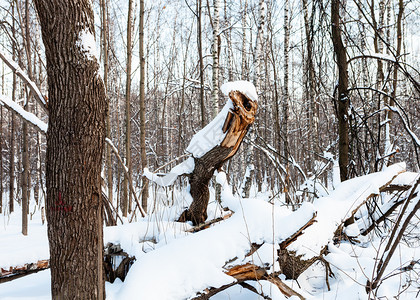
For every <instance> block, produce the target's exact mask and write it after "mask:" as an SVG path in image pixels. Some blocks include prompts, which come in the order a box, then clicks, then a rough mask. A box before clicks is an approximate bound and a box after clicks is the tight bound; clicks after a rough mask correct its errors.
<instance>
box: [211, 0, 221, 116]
mask: <svg viewBox="0 0 420 300" xmlns="http://www.w3.org/2000/svg"><path fill="white" fill-rule="evenodd" d="M213 6H214V15H213V49H212V54H213V80H212V81H213V87H212V88H213V90H212V104H213V118H215V117H216V115H217V114H218V112H219V48H220V47H219V39H220V37H219V30H220V29H219V6H220V1H219V0H214V1H213Z"/></svg>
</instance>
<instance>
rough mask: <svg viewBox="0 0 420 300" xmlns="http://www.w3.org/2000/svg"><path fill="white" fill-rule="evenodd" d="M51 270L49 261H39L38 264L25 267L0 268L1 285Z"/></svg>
mask: <svg viewBox="0 0 420 300" xmlns="http://www.w3.org/2000/svg"><path fill="white" fill-rule="evenodd" d="M48 268H49V260H48V259H44V260H38V261H37V262H36V263H28V264H24V265H23V266H14V267H9V268H8V269H4V268H0V284H1V283H4V282H8V281H11V280H14V279H18V278H20V277H23V276H26V275H29V274H32V273H36V272H39V271H42V270H45V269H48Z"/></svg>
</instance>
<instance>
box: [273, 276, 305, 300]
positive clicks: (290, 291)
mask: <svg viewBox="0 0 420 300" xmlns="http://www.w3.org/2000/svg"><path fill="white" fill-rule="evenodd" d="M267 281H269V282H271V283H272V284H274V285H275V286H277V287H278V289H279V290H280V292H282V294H283V295H285V296H286V297H288V298H289V297H292V296H297V297H299V299H301V300H304V299H305V298H304V297H303V296H302V295H301V294H299V293H298V292H296V291H295V290H293V289H292V288H291V287H289V286H288V285H287V284H285V283H284V282H283V281H281V279H280V278H278V277H277V276H268V278H267Z"/></svg>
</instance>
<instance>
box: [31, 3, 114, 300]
mask: <svg viewBox="0 0 420 300" xmlns="http://www.w3.org/2000/svg"><path fill="white" fill-rule="evenodd" d="M91 3H92V2H91V1H88V0H74V1H67V0H36V1H35V5H36V9H37V11H38V15H39V19H40V23H41V29H42V37H43V41H44V45H45V52H46V59H47V73H48V94H49V104H48V106H49V125H48V133H47V160H46V176H47V177H46V179H47V181H46V187H47V201H46V204H47V206H46V208H47V219H48V239H49V246H50V264H51V281H52V283H51V289H52V297H53V299H105V288H104V276H103V240H102V224H103V222H102V203H101V201H100V172H101V160H102V154H103V149H104V138H105V117H106V112H107V102H106V98H105V89H104V85H103V82H102V79H101V77H100V75H99V63H98V60H97V58H96V57H95V56H94V53H93V52H94V51H95V49H92V48H93V47H94V32H95V29H94V21H93V17H94V14H93V9H92V4H91Z"/></svg>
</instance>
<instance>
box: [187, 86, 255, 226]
mask: <svg viewBox="0 0 420 300" xmlns="http://www.w3.org/2000/svg"><path fill="white" fill-rule="evenodd" d="M229 97H230V99H231V100H232V102H233V104H234V109H233V111H231V112H229V114H228V115H227V117H226V120H225V123H224V126H223V132H224V133H226V135H225V137H224V139H223V141H222V142H221V143H220V145H218V146H215V147H213V148H212V149H211V150H209V151H208V152H207V153H205V154H204V155H203V156H201V157H200V158H194V163H195V164H194V171H193V172H192V173H191V174H190V175H189V182H190V187H191V189H190V194H191V196H192V198H193V202H192V203H191V206H190V208H189V209H188V210H185V211H184V212H183V213H182V215H181V216H180V217H179V221H180V222H185V221H192V223H193V224H194V225H198V224H200V223H203V222H205V221H206V219H207V205H208V203H209V198H210V195H209V188H208V184H209V181H210V179H211V177H212V176H213V173H214V171H215V170H217V169H220V168H221V167H222V166H223V164H224V163H225V162H226V161H227V160H228V159H230V158H231V157H232V156H233V155H235V153H236V152H237V151H238V149H239V146H240V144H241V143H242V140H243V138H244V137H245V135H246V133H247V132H248V129H249V127H250V126H251V124H252V123H253V122H254V120H255V114H256V112H257V107H258V105H257V102H255V101H252V100H251V99H249V98H247V97H246V96H245V95H243V94H242V93H240V92H238V91H232V92H230V93H229Z"/></svg>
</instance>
